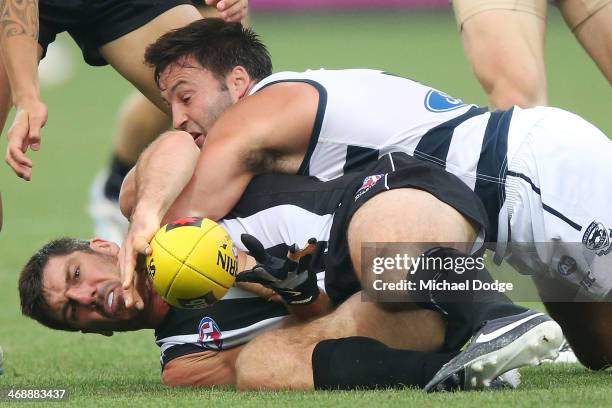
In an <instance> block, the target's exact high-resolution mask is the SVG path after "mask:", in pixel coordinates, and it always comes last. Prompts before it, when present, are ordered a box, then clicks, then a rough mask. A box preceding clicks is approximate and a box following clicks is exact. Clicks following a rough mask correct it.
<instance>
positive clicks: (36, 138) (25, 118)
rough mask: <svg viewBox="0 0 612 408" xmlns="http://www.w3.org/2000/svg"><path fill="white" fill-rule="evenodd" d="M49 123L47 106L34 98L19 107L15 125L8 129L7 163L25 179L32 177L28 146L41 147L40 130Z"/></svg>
mask: <svg viewBox="0 0 612 408" xmlns="http://www.w3.org/2000/svg"><path fill="white" fill-rule="evenodd" d="M45 123H47V106H46V105H45V104H44V103H42V102H41V101H39V100H34V101H32V102H29V103H27V104H25V105H24V106H21V107H17V113H16V114H15V119H14V120H13V125H12V126H11V128H10V129H9V131H8V144H7V147H6V157H5V159H6V163H7V164H8V165H9V166H11V168H12V169H13V171H14V172H15V174H17V176H19V177H21V178H22V179H24V180H27V181H30V180H31V179H32V159H30V158H29V157H28V156H26V152H27V151H28V148H30V149H32V150H34V151H38V150H39V149H40V131H41V129H42V128H43V127H44V126H45Z"/></svg>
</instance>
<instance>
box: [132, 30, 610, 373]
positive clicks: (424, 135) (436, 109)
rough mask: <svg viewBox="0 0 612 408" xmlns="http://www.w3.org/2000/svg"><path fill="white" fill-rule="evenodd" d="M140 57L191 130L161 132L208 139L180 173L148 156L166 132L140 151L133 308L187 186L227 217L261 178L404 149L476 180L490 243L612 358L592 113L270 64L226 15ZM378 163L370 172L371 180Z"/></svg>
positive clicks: (602, 156)
mask: <svg viewBox="0 0 612 408" xmlns="http://www.w3.org/2000/svg"><path fill="white" fill-rule="evenodd" d="M220 37H223V38H225V37H227V38H232V39H234V40H235V41H234V42H233V47H234V48H232V47H223V48H221V47H219V46H218V44H220V43H221V42H220V41H219V38H220ZM146 59H147V61H148V62H149V63H150V64H151V65H153V66H154V67H155V72H156V79H157V84H158V86H159V88H160V91H161V93H162V96H163V97H164V99H165V100H166V101H167V102H168V103H169V104H170V106H171V107H172V114H173V121H174V127H175V128H176V129H180V130H182V131H185V132H187V133H188V135H187V133H182V132H180V131H177V132H174V133H169V134H167V135H166V136H167V137H168V138H172V137H173V135H175V136H176V138H177V139H180V138H184V137H191V138H192V139H194V140H196V142H197V143H199V144H202V151H201V153H200V155H199V158H198V162H197V169H196V170H195V174H196V175H197V177H194V178H191V179H190V178H185V179H184V180H182V183H177V184H169V183H165V181H164V180H163V179H162V178H160V177H159V175H160V174H161V170H164V171H168V170H169V169H168V168H166V169H163V168H160V171H159V172H157V171H151V172H150V173H149V172H147V171H144V170H142V169H144V168H146V167H147V166H148V165H149V164H151V162H150V161H149V160H147V159H146V157H151V156H157V155H164V154H169V153H171V152H172V149H173V148H174V146H173V145H172V144H170V145H169V144H167V143H165V142H164V141H163V140H160V139H158V142H157V143H153V144H152V145H151V146H150V147H149V150H150V151H149V154H147V153H146V152H145V153H144V157H145V160H141V162H140V163H139V166H140V167H141V171H137V173H136V176H137V178H140V179H139V180H138V185H139V191H138V195H139V197H140V201H139V205H138V206H137V207H136V210H135V211H134V213H133V214H132V226H131V229H130V231H129V232H128V236H127V238H126V240H125V242H124V247H123V248H122V254H121V257H120V261H121V272H122V276H123V280H124V289H125V290H126V299H127V302H128V304H130V305H131V304H132V302H134V301H135V300H136V299H134V298H133V296H132V292H131V290H130V287H131V282H132V277H133V269H134V268H133V265H134V260H135V258H136V254H137V253H146V252H147V251H148V242H149V241H150V239H151V238H152V236H153V234H154V233H155V231H156V230H157V228H158V227H159V221H160V219H161V218H162V217H163V215H164V214H165V211H166V210H167V208H168V207H169V205H170V204H171V203H173V202H174V200H175V198H176V197H178V195H179V193H181V192H182V191H183V190H186V191H192V192H194V194H193V195H192V197H193V198H194V199H193V200H192V201H191V202H190V203H188V204H189V205H188V206H186V208H187V209H188V210H189V212H187V213H186V214H192V215H199V216H208V217H211V218H219V217H223V216H224V215H225V214H226V213H227V211H228V210H229V209H230V208H232V206H233V205H234V203H235V202H236V201H237V200H238V199H239V197H241V195H242V192H243V191H244V189H245V187H246V186H247V185H248V183H249V181H250V180H251V179H252V177H253V176H254V175H256V174H261V173H272V172H276V173H290V174H301V175H308V176H315V177H317V178H320V179H323V180H333V179H335V178H338V177H339V176H341V175H342V174H343V173H344V172H347V171H350V170H351V169H354V168H363V166H364V165H366V164H368V163H372V162H374V161H376V160H378V159H379V158H380V157H382V156H384V155H385V154H386V153H388V152H404V153H406V154H409V155H412V156H414V157H415V158H417V159H419V160H423V161H427V162H431V163H434V164H436V165H439V166H440V168H442V169H445V170H447V171H449V172H452V173H454V174H455V175H457V176H458V177H459V179H461V181H463V182H464V183H465V185H466V186H468V187H469V188H470V189H472V190H473V191H474V193H475V194H476V196H478V198H480V199H481V200H482V202H483V203H484V205H485V209H486V218H487V219H488V221H489V224H490V228H489V230H488V234H487V236H486V241H488V242H493V243H495V244H496V245H495V250H496V253H495V257H496V260H499V261H501V260H502V259H506V260H507V261H508V262H509V263H510V264H511V265H512V266H513V267H515V268H516V269H517V270H519V271H521V272H523V273H527V274H532V275H533V276H534V280H535V281H536V283H537V284H538V287H539V290H540V291H541V294H542V299H543V300H544V302H545V304H546V307H547V309H548V310H549V312H550V313H551V315H552V316H553V317H554V318H555V319H556V320H557V321H558V322H559V323H560V324H561V325H562V326H563V329H564V331H565V334H566V336H567V338H568V341H569V342H570V344H571V346H572V348H573V349H574V351H575V352H576V354H577V356H578V357H579V359H580V361H581V362H582V363H583V364H585V365H586V366H587V367H590V368H593V369H600V368H603V367H605V366H607V365H609V363H610V361H611V360H612V327H611V326H610V324H609V322H610V321H611V317H612V303H611V302H608V301H607V300H610V298H611V297H612V294H611V293H612V292H611V289H612V275H611V274H610V273H609V270H610V268H611V267H612V239H610V235H611V234H610V230H611V228H610V225H612V218H611V217H612V214H611V213H610V211H609V202H610V200H611V197H610V194H611V193H610V191H611V190H610V189H609V188H606V187H607V186H608V185H609V180H610V179H612V166H610V165H609V160H608V159H609V157H610V156H611V155H612V142H610V140H609V139H608V138H607V137H606V136H605V135H604V134H603V133H602V132H601V131H599V130H598V129H597V128H595V127H594V126H593V125H591V124H589V123H587V122H586V121H584V120H583V119H581V118H579V117H577V116H576V115H573V114H571V113H569V112H565V111H562V110H560V109H555V108H545V107H539V108H533V109H525V110H523V109H520V108H518V107H515V108H513V109H510V110H507V111H496V112H488V111H487V110H486V109H483V108H479V107H477V106H475V105H470V104H465V103H463V102H462V101H461V100H460V99H457V98H452V97H450V96H449V95H447V94H445V93H443V92H440V91H438V90H437V89H435V88H432V87H429V86H426V85H423V84H421V83H418V82H416V81H412V80H409V79H405V78H400V77H398V76H396V75H391V74H389V73H387V72H382V71H375V70H364V69H359V70H337V71H328V70H316V71H306V72H302V73H297V72H281V73H276V74H272V73H271V66H272V65H271V61H270V57H269V55H268V52H267V50H266V48H265V46H264V45H263V44H262V43H261V42H260V41H259V40H258V39H257V36H256V35H255V34H254V33H253V32H252V31H250V30H247V29H244V28H242V27H241V26H239V25H236V24H231V23H224V22H222V21H220V20H208V21H199V22H194V23H192V24H190V25H189V26H186V27H184V28H181V29H178V30H175V31H173V32H170V33H168V34H166V35H164V36H162V37H161V38H160V39H159V40H158V41H156V42H155V43H153V44H152V45H151V46H150V47H149V48H148V50H147V53H146ZM170 169H171V167H170ZM147 174H152V175H154V176H152V177H148V176H147ZM382 174H385V172H381V173H372V174H370V175H368V176H372V177H373V178H372V179H370V181H369V182H370V183H374V181H375V180H377V177H378V176H381V175H382ZM587 179H588V180H590V181H591V182H590V183H584V180H587ZM560 180H562V182H560ZM593 186H595V188H594V187H593ZM388 205H390V204H388ZM398 211H400V210H398ZM424 214H427V212H425V213H424ZM415 221H416V222H418V223H423V222H427V217H425V216H422V217H420V218H419V219H418V220H415ZM381 222H382V221H381ZM389 224H390V225H394V224H392V223H389ZM381 225H383V224H381ZM385 225H386V224H385ZM398 225H402V224H401V223H399V224H398ZM411 225H413V224H411ZM417 225H418V224H417ZM384 229H388V226H387V227H385V228H378V229H372V230H373V231H381V233H382V232H383V230H384ZM391 232H392V231H390V232H389V233H391ZM364 235H367V234H364ZM424 236H425V237H427V236H428V235H427V233H425V235H424ZM377 237H378V235H377V234H374V235H373V236H372V237H366V236H363V237H359V239H358V242H361V241H360V240H361V238H364V239H369V240H372V239H375V238H377ZM390 238H392V239H391V241H393V240H394V239H395V240H399V241H404V239H403V238H404V237H401V236H397V237H390ZM415 239H416V240H417V241H419V238H418V237H417V238H415ZM541 245H543V246H544V247H545V249H544V250H542V248H540V246H541ZM551 293H552V296H551ZM406 295H409V294H408V293H406ZM587 301H589V302H591V301H599V303H586V302H587Z"/></svg>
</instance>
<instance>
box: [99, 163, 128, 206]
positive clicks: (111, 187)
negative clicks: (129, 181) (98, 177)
mask: <svg viewBox="0 0 612 408" xmlns="http://www.w3.org/2000/svg"><path fill="white" fill-rule="evenodd" d="M133 166H134V164H133V163H126V162H124V161H122V160H120V159H119V158H117V156H116V155H113V157H112V159H111V166H110V173H109V174H108V178H107V179H106V183H105V184H104V196H106V198H108V199H109V200H113V201H119V191H121V184H122V183H123V179H124V178H125V176H126V175H127V174H128V172H129V171H130V169H131V168H132V167H133Z"/></svg>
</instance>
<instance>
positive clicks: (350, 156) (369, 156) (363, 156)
mask: <svg viewBox="0 0 612 408" xmlns="http://www.w3.org/2000/svg"><path fill="white" fill-rule="evenodd" d="M378 156H379V152H378V149H370V148H369V147H361V146H352V145H348V146H347V147H346V160H345V162H344V168H343V173H348V172H350V171H358V170H361V169H363V168H365V167H366V166H368V165H369V164H371V163H373V162H375V161H376V160H378Z"/></svg>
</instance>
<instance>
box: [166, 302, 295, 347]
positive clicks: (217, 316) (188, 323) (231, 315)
mask: <svg viewBox="0 0 612 408" xmlns="http://www.w3.org/2000/svg"><path fill="white" fill-rule="evenodd" d="M287 314H288V313H287V309H286V308H285V306H283V305H282V304H280V303H277V302H269V301H268V300H267V299H262V298H260V297H252V298H239V299H226V300H224V299H222V300H220V301H218V302H217V303H215V304H213V305H211V306H208V307H205V308H202V309H177V308H174V307H172V308H170V311H169V312H168V314H167V315H166V317H165V318H164V320H163V322H162V323H161V324H160V325H159V327H157V328H156V329H155V341H159V340H160V339H163V338H166V337H171V336H181V335H185V334H198V327H199V323H200V320H202V318H204V317H210V318H211V319H213V320H214V321H215V322H216V323H217V324H218V325H219V329H220V330H221V331H225V330H237V329H242V328H244V327H247V326H250V325H252V324H255V323H257V322H260V321H262V320H266V319H270V318H272V317H279V316H285V315H287Z"/></svg>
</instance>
